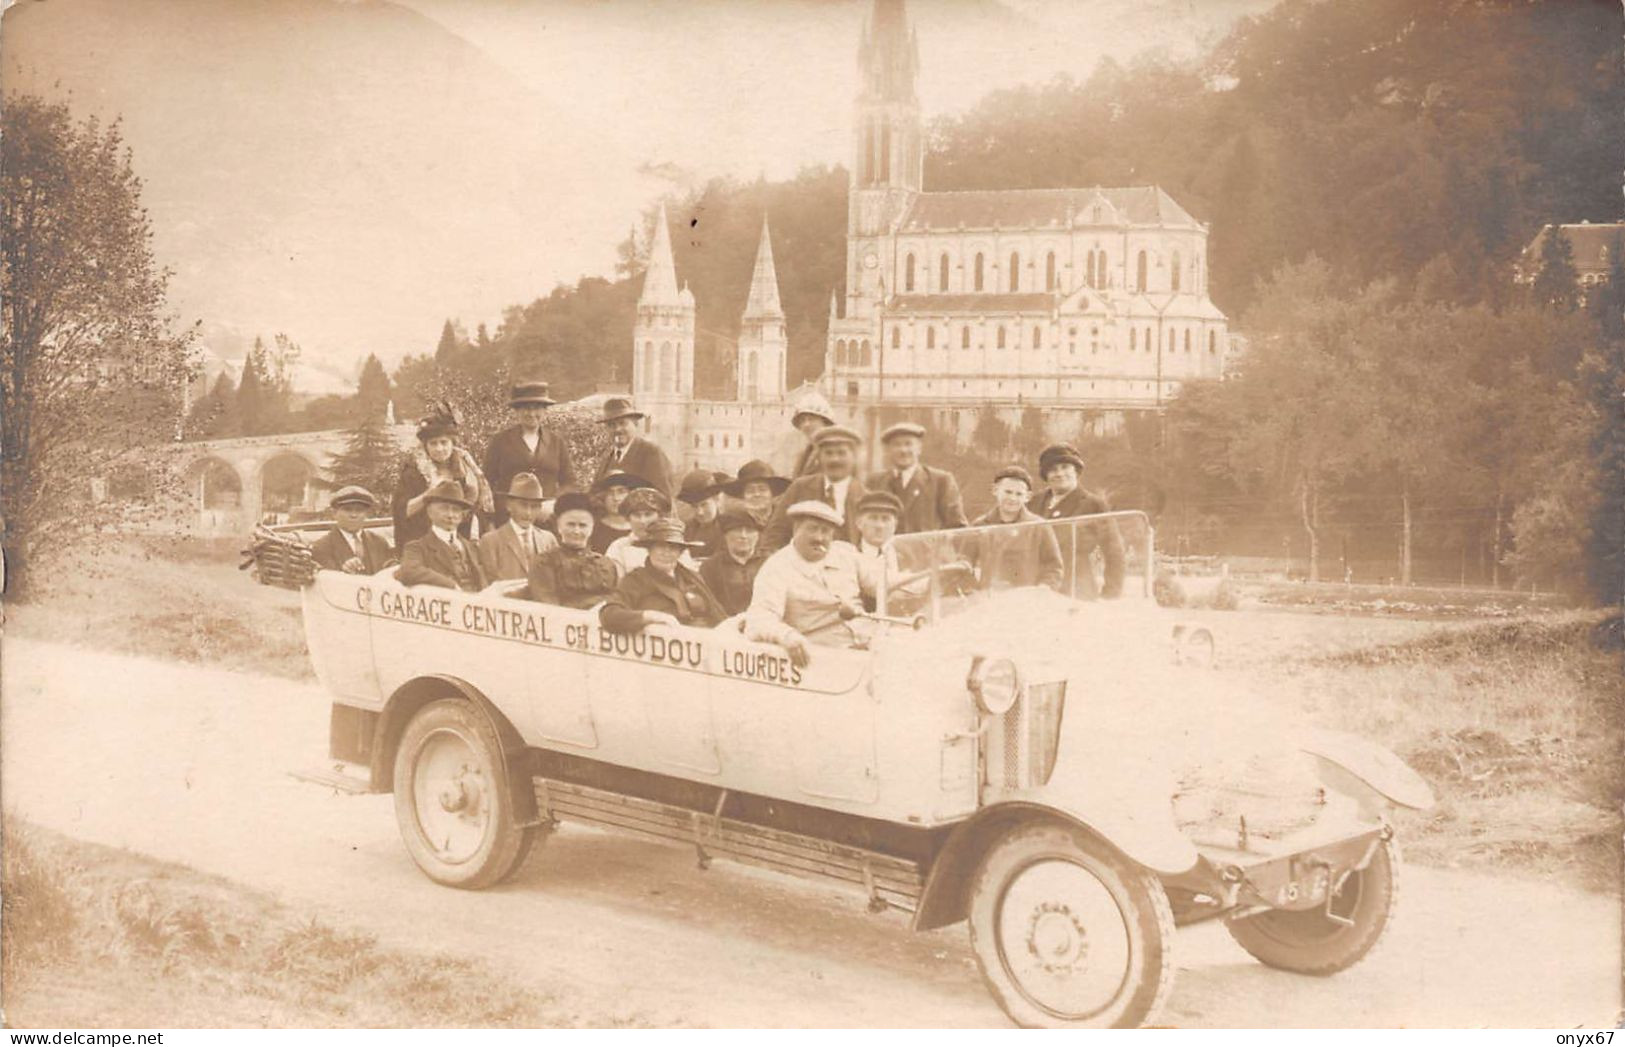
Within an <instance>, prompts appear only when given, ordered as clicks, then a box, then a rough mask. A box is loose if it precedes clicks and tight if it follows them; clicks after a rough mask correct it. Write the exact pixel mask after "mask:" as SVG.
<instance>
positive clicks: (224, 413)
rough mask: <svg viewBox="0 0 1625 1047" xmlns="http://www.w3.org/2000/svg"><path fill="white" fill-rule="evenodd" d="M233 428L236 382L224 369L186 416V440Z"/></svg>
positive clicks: (229, 432) (232, 432) (208, 437)
mask: <svg viewBox="0 0 1625 1047" xmlns="http://www.w3.org/2000/svg"><path fill="white" fill-rule="evenodd" d="M236 431H237V384H236V383H235V382H233V381H232V380H231V375H230V374H229V373H227V372H225V371H221V372H220V377H218V378H216V379H215V380H214V385H213V386H212V387H211V388H210V389H209V391H208V393H207V394H206V395H204V396H203V397H202V398H201V399H199V400H198V402H197V403H195V404H193V405H192V410H191V411H190V412H189V413H188V414H187V416H186V437H187V439H189V440H213V439H216V438H219V437H222V436H232V435H235V433H236Z"/></svg>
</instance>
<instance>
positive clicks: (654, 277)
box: [638, 204, 682, 306]
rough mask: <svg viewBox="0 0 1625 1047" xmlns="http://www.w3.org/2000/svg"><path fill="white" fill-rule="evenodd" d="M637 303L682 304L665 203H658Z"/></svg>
mask: <svg viewBox="0 0 1625 1047" xmlns="http://www.w3.org/2000/svg"><path fill="white" fill-rule="evenodd" d="M638 304H639V305H671V306H678V305H682V298H681V297H680V296H679V294H678V292H677V263H676V262H675V261H674V260H673V258H672V253H671V231H670V229H669V228H668V223H667V221H666V205H665V204H661V205H660V218H659V219H658V220H657V221H656V222H655V238H654V242H653V243H652V244H650V245H649V266H648V268H647V269H645V270H644V272H643V293H642V294H641V295H640V296H639V297H638Z"/></svg>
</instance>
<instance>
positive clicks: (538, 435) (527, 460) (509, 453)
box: [485, 382, 576, 527]
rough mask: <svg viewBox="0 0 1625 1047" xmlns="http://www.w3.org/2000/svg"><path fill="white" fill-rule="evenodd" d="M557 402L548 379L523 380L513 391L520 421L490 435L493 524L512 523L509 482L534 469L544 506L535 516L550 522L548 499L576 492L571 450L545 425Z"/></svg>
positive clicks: (510, 400) (487, 453)
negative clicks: (509, 511) (551, 393)
mask: <svg viewBox="0 0 1625 1047" xmlns="http://www.w3.org/2000/svg"><path fill="white" fill-rule="evenodd" d="M555 403H557V401H556V400H553V399H552V398H551V397H549V396H548V395H547V383H546V382H520V383H519V384H517V385H515V386H514V387H513V388H512V389H511V390H509V393H508V406H509V407H510V408H511V409H512V410H513V414H514V420H515V424H514V425H512V426H509V427H508V428H506V429H504V430H502V431H501V432H500V433H497V434H496V435H495V436H493V437H492V438H491V446H490V447H488V448H486V451H485V479H486V480H487V481H488V482H489V483H490V484H491V490H492V492H493V494H494V499H495V509H494V511H493V512H492V515H491V525H492V526H493V527H501V526H502V525H503V524H504V523H506V522H507V521H508V506H507V498H508V496H507V493H506V492H507V490H508V484H509V483H510V482H511V481H512V480H513V478H514V477H515V476H517V475H519V474H520V473H529V474H531V475H532V476H534V477H535V478H536V479H537V480H538V481H540V482H541V485H542V499H543V503H544V504H543V505H542V506H541V507H540V509H539V515H538V516H537V517H536V519H538V520H540V521H541V522H543V523H545V522H546V521H547V520H548V519H550V518H551V516H552V507H551V506H548V505H546V504H545V503H546V502H548V501H551V500H552V499H554V498H556V497H558V495H559V493H560V492H561V491H568V490H573V489H574V487H575V484H576V478H575V471H574V469H573V468H572V466H571V464H570V448H569V447H568V446H566V444H565V442H564V438H563V437H561V436H560V435H559V434H558V433H555V432H551V431H549V430H547V429H544V428H542V420H543V418H545V417H546V415H547V409H548V408H549V407H551V406H553V405H554V404H555Z"/></svg>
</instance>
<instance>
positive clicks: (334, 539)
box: [310, 484, 395, 574]
mask: <svg viewBox="0 0 1625 1047" xmlns="http://www.w3.org/2000/svg"><path fill="white" fill-rule="evenodd" d="M328 505H329V506H331V507H332V510H333V529H332V530H330V531H328V532H327V533H326V534H324V535H322V536H321V538H319V539H317V540H316V543H315V544H314V545H312V546H311V547H310V554H311V556H312V557H313V558H314V559H315V561H316V566H317V567H319V568H321V569H323V570H327V571H343V572H345V573H346V574H377V573H378V572H379V571H382V570H383V569H384V568H386V567H388V566H389V565H390V564H392V563H394V562H395V558H394V557H393V556H391V555H390V547H389V542H387V541H385V540H384V539H383V538H382V537H380V536H379V535H376V534H373V533H372V532H370V531H368V530H366V529H365V527H364V525H365V524H366V522H367V514H368V513H370V512H372V511H373V510H374V509H375V508H376V507H377V505H378V500H377V499H376V498H374V497H373V496H372V492H371V491H369V490H367V489H366V488H365V487H359V486H356V485H354V484H351V485H349V486H347V487H341V488H339V489H338V491H337V492H335V493H334V495H333V499H332V501H330V502H329V503H328Z"/></svg>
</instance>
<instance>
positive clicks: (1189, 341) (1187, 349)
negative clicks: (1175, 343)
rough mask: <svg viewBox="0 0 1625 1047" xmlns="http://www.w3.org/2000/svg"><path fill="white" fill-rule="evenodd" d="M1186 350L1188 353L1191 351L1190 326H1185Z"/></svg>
mask: <svg viewBox="0 0 1625 1047" xmlns="http://www.w3.org/2000/svg"><path fill="white" fill-rule="evenodd" d="M1185 351H1186V352H1187V353H1188V352H1190V351H1191V329H1190V328H1189V327H1187V328H1185Z"/></svg>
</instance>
